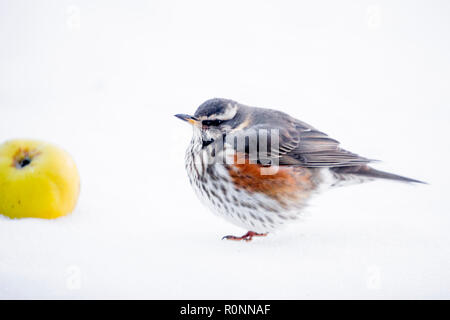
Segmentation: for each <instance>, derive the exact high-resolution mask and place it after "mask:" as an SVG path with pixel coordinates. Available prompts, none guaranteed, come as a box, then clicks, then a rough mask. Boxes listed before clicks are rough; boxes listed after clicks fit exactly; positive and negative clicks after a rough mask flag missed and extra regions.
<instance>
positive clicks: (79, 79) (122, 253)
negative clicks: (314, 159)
mask: <svg viewBox="0 0 450 320" xmlns="http://www.w3.org/2000/svg"><path fill="white" fill-rule="evenodd" d="M449 13H450V6H449V3H448V2H446V1H436V2H433V3H429V2H426V1H397V2H395V3H393V2H388V1H377V2H376V3H375V4H374V2H373V1H360V2H357V3H356V2H354V1H344V2H339V4H338V3H335V2H334V1H331V0H330V1H324V2H320V3H313V2H307V3H302V4H299V3H297V2H296V1H286V2H281V3H280V2H278V1H264V2H262V1H248V2H245V3H242V2H240V1H227V2H212V1H194V2H192V1H190V2H189V3H188V2H183V1H172V2H167V1H133V2H132V3H131V2H127V1H95V2H91V1H76V0H71V1H58V2H55V1H39V2H34V1H12V0H8V1H2V2H1V4H0V15H1V17H0V43H1V44H2V50H0V141H5V140H8V139H12V138H22V137H25V138H35V139H41V140H46V141H50V142H53V143H55V144H57V145H60V146H62V147H63V148H64V149H66V150H67V151H69V153H71V154H72V156H73V157H74V159H75V161H76V163H77V164H78V167H79V171H80V174H81V178H82V192H81V196H80V199H79V203H78V206H77V208H76V210H75V211H74V212H73V214H71V215H69V216H67V217H64V218H60V219H57V220H52V221H46V220H38V219H23V220H10V219H8V218H5V217H3V216H1V217H0V298H2V299H7V298H14V299H15V298H19V299H23V298H32V299H34V298H44V299H47V298H49V299H51V298H64V299H78V298H93V299H96V298H139V299H140V298H150V299H197V298H202V299H206V298H208V299H303V298H306V299H313V298H360V299H366V298H375V299H378V298H395V299H397V298H407V299H409V298H426V299H429V298H438V299H445V298H447V299H448V298H450V233H449V232H448V230H449V226H450V210H449V209H450V205H449V202H448V201H446V200H447V198H448V190H449V187H450V185H449V184H450V182H449V181H450V180H449V178H450V175H449V170H448V168H447V166H446V159H448V158H449V156H450V150H449V143H448V137H449V126H448V119H449V118H450V117H449V116H450V114H449V108H448V105H449V103H450V92H449V90H448V87H449V84H450V61H449V59H448V57H449V56H450V41H449V40H448V37H447V35H448V32H449V30H450V20H448V16H449ZM211 97H226V98H231V99H235V100H237V101H240V102H243V103H246V104H250V105H258V106H264V107H274V108H278V109H280V110H283V111H285V112H288V113H289V114H291V115H293V116H295V117H297V118H299V119H301V120H303V121H306V122H308V123H310V124H312V125H313V126H315V127H317V128H319V129H320V130H323V131H325V132H327V133H328V134H330V136H332V137H333V138H336V139H338V140H340V141H341V142H342V144H343V146H344V147H345V148H347V149H349V150H351V151H354V152H357V153H359V154H361V155H363V156H366V157H369V158H376V159H380V160H383V162H382V163H380V164H377V165H376V168H379V169H382V170H388V171H392V172H394V173H397V174H402V175H406V176H409V177H412V178H416V179H420V180H425V181H427V182H428V183H429V185H405V184H400V183H392V182H384V181H380V182H373V183H368V184H365V185H358V186H349V187H345V188H342V189H335V190H331V191H329V192H327V193H324V194H322V195H320V196H319V197H317V198H315V199H314V200H313V201H312V203H311V206H310V207H309V208H308V210H307V213H305V217H304V219H302V221H301V222H298V223H295V224H292V225H291V226H289V227H287V228H286V229H284V230H281V231H280V232H277V233H276V234H271V235H269V236H268V237H267V238H262V239H255V240H254V241H253V242H250V243H245V242H243V243H240V242H230V241H221V237H222V236H224V235H227V234H235V235H241V234H243V233H245V232H246V231H247V230H242V229H239V228H237V227H234V226H233V225H231V224H229V223H227V222H226V221H225V220H222V219H220V218H218V217H216V216H214V215H213V214H211V213H210V212H208V210H207V209H206V208H204V207H203V206H202V205H201V204H200V202H199V200H197V199H196V198H195V196H194V193H193V191H192V189H191V187H190V186H189V182H188V179H187V176H186V173H185V172H184V152H185V149H186V147H187V144H188V142H189V140H190V135H191V131H190V128H188V127H187V126H186V125H185V124H184V123H182V122H181V121H179V120H178V119H176V118H175V117H173V115H174V114H176V113H193V112H194V111H195V109H196V107H197V106H198V105H199V104H200V103H201V102H203V101H204V100H206V99H208V98H211ZM0 197H1V195H0Z"/></svg>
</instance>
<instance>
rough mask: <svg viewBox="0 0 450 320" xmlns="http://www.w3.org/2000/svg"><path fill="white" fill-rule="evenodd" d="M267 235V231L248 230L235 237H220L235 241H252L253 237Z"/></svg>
mask: <svg viewBox="0 0 450 320" xmlns="http://www.w3.org/2000/svg"><path fill="white" fill-rule="evenodd" d="M265 236H267V233H256V232H253V231H249V232H247V233H246V234H244V235H243V236H242V237H236V236H225V237H223V238H222V240H224V239H226V240H235V241H242V240H244V241H247V242H248V241H252V239H253V237H265Z"/></svg>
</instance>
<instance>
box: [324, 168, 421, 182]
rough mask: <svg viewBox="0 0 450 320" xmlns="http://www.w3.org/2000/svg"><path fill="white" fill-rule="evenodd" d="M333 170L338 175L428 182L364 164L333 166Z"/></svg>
mask: <svg viewBox="0 0 450 320" xmlns="http://www.w3.org/2000/svg"><path fill="white" fill-rule="evenodd" d="M332 170H333V171H334V172H335V173H336V174H338V175H347V174H350V175H357V176H363V177H367V178H376V179H388V180H396V181H401V182H409V183H423V184H427V183H426V182H423V181H420V180H416V179H411V178H407V177H403V176H399V175H397V174H393V173H389V172H385V171H380V170H376V169H374V168H371V167H369V166H367V165H364V166H350V167H337V168H332Z"/></svg>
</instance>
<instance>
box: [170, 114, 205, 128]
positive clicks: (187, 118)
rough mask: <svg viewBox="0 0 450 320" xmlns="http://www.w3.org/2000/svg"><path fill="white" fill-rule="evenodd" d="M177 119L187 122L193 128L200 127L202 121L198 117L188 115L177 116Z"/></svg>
mask: <svg viewBox="0 0 450 320" xmlns="http://www.w3.org/2000/svg"><path fill="white" fill-rule="evenodd" d="M175 117H177V118H178V119H181V120H183V121H187V122H189V123H190V124H192V125H193V126H198V125H199V124H200V121H199V120H198V119H197V118H196V117H193V116H190V115H188V114H176V115H175Z"/></svg>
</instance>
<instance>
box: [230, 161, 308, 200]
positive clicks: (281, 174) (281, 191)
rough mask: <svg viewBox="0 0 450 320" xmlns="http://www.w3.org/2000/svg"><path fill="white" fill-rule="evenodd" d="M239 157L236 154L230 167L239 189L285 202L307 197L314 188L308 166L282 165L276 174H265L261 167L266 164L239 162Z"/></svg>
mask: <svg viewBox="0 0 450 320" xmlns="http://www.w3.org/2000/svg"><path fill="white" fill-rule="evenodd" d="M237 159H238V157H237V156H235V161H234V163H233V164H231V165H230V166H229V169H228V172H229V174H230V176H231V178H232V180H233V182H234V184H235V187H236V188H237V189H244V190H246V191H248V192H259V193H263V194H265V195H267V196H269V197H271V198H273V199H275V200H278V201H279V202H280V203H282V204H283V203H284V202H285V200H294V201H295V200H300V199H301V198H303V197H306V196H307V195H309V193H310V191H311V190H312V189H313V188H314V182H313V179H312V172H311V170H310V169H308V168H303V167H290V166H280V167H278V168H277V169H278V170H274V171H275V173H274V174H272V175H263V174H261V169H263V168H264V166H262V165H260V164H252V163H249V161H248V160H246V161H245V163H238V161H237ZM240 160H242V159H240ZM240 162H242V161H240Z"/></svg>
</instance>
